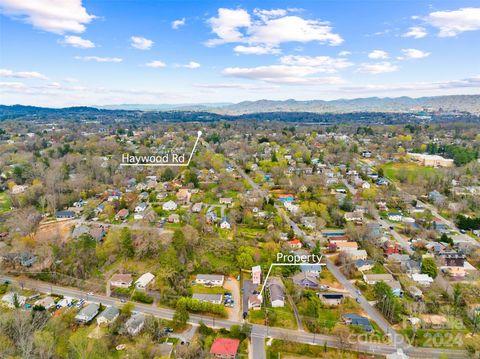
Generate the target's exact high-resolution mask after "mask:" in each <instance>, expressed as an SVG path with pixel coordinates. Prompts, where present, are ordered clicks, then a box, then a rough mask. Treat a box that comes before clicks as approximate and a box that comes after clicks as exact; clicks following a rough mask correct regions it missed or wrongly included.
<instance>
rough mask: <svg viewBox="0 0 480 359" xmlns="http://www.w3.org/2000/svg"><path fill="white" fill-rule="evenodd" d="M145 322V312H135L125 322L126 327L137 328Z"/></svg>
mask: <svg viewBox="0 0 480 359" xmlns="http://www.w3.org/2000/svg"><path fill="white" fill-rule="evenodd" d="M144 322H145V314H143V313H135V314H133V315H132V316H131V317H130V318H129V319H128V320H127V322H126V323H125V325H126V326H127V328H132V329H135V328H138V327H139V326H141V325H142V324H143V323H144Z"/></svg>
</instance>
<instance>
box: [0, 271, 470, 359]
mask: <svg viewBox="0 0 480 359" xmlns="http://www.w3.org/2000/svg"><path fill="white" fill-rule="evenodd" d="M0 280H1V281H5V280H9V281H10V282H12V283H16V284H17V285H18V282H17V281H16V278H14V277H10V276H2V277H0ZM22 283H24V285H25V287H27V288H30V289H35V290H37V291H39V292H44V293H50V292H53V293H56V294H60V295H64V296H68V297H73V298H79V299H80V298H83V299H85V300H87V301H90V302H96V303H102V304H104V305H107V306H108V305H115V306H118V307H120V306H122V305H123V304H122V303H121V302H119V301H118V300H117V299H114V298H110V297H106V296H104V295H98V294H94V295H88V294H86V293H85V292H83V291H81V290H78V289H75V288H69V287H60V286H57V285H53V284H50V283H45V282H40V281H34V280H25V281H23V280H22ZM134 305H135V308H134V310H136V311H139V312H143V313H145V314H150V315H153V316H156V317H159V318H164V319H172V317H173V314H174V311H173V310H172V309H168V308H160V307H157V306H154V305H148V304H140V303H134ZM200 322H203V323H204V324H205V325H207V326H210V327H213V328H226V329H229V328H230V327H231V326H232V325H239V324H241V323H240V322H238V321H232V320H228V319H219V318H213V317H210V316H203V315H196V314H191V315H190V319H189V324H192V325H198V324H199V323H200ZM254 335H256V336H260V337H265V338H266V337H272V338H277V339H283V340H290V341H296V342H300V343H307V344H318V345H323V344H324V343H326V344H327V346H330V347H334V348H338V347H343V346H342V345H341V343H339V341H338V338H337V337H335V336H329V335H320V334H312V333H307V332H302V331H297V330H289V329H283V328H275V327H267V326H264V325H257V324H255V325H252V337H253V336H254ZM350 346H351V349H352V350H357V351H362V352H367V353H376V354H388V353H392V352H394V351H395V350H396V349H395V347H394V346H392V345H387V344H380V343H374V342H363V341H360V342H357V343H353V344H350ZM406 353H407V354H409V355H411V356H413V357H420V358H421V357H425V358H426V357H428V358H432V357H438V356H439V355H440V354H442V353H446V354H448V357H449V358H466V353H465V351H462V350H445V349H436V348H414V347H409V348H406Z"/></svg>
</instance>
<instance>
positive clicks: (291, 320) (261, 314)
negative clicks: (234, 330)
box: [249, 302, 297, 329]
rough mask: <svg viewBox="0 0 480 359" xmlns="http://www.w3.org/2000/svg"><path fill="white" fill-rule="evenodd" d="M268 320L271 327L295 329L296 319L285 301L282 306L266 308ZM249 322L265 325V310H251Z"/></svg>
mask: <svg viewBox="0 0 480 359" xmlns="http://www.w3.org/2000/svg"><path fill="white" fill-rule="evenodd" d="M268 311H269V312H270V313H271V314H270V320H269V322H268V325H269V326H271V327H280V328H286V329H297V321H296V320H295V314H294V313H293V309H292V307H291V306H290V303H288V302H285V307H283V308H268ZM249 321H250V323H253V324H262V325H265V311H264V310H263V309H262V310H251V311H250V316H249Z"/></svg>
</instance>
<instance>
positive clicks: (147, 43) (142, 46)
mask: <svg viewBox="0 0 480 359" xmlns="http://www.w3.org/2000/svg"><path fill="white" fill-rule="evenodd" d="M130 44H131V45H132V47H134V48H136V49H139V50H150V49H151V48H152V46H153V44H154V42H153V41H152V40H149V39H146V38H144V37H142V36H132V37H131V38H130Z"/></svg>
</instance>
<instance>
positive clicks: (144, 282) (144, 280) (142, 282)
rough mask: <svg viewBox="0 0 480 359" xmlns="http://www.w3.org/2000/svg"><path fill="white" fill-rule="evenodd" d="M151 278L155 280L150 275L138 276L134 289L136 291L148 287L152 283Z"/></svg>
mask: <svg viewBox="0 0 480 359" xmlns="http://www.w3.org/2000/svg"><path fill="white" fill-rule="evenodd" d="M153 278H155V276H154V275H153V274H152V273H150V272H147V273H144V274H142V275H141V276H140V278H138V279H137V280H136V282H135V287H136V288H137V289H140V290H143V289H145V288H147V287H148V285H149V284H150V283H151V282H152V280H153Z"/></svg>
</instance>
